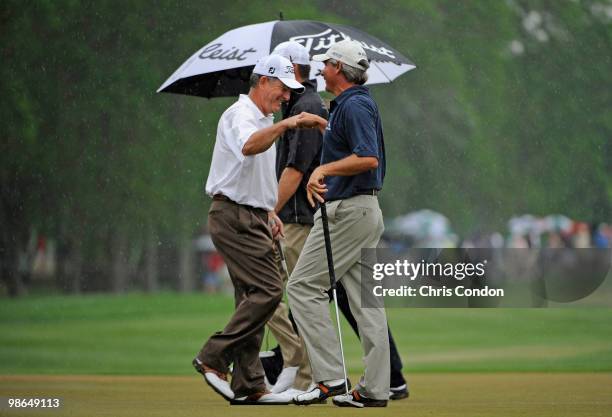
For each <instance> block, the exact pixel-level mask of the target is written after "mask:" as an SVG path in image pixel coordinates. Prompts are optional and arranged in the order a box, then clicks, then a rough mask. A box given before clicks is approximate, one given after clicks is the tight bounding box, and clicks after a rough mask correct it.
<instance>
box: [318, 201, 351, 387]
mask: <svg viewBox="0 0 612 417" xmlns="http://www.w3.org/2000/svg"><path fill="white" fill-rule="evenodd" d="M321 221H322V222H323V236H324V237H325V253H326V254H327V268H328V269H329V282H330V285H331V291H332V296H333V298H334V306H335V308H336V323H337V324H338V338H339V339H340V355H341V356H342V370H343V371H344V386H345V387H346V393H347V394H348V393H349V386H348V378H347V376H346V363H345V362H344V347H343V346H342V330H341V329H340V315H339V312H338V299H337V297H336V273H335V272H334V259H333V257H332V248H331V239H330V237H329V224H328V223H327V208H326V207H325V203H322V204H321Z"/></svg>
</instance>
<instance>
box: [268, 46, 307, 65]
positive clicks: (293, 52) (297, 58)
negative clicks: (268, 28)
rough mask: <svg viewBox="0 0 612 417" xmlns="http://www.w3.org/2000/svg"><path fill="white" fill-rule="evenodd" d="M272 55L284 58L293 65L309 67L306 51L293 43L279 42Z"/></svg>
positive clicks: (303, 47)
mask: <svg viewBox="0 0 612 417" xmlns="http://www.w3.org/2000/svg"><path fill="white" fill-rule="evenodd" d="M272 53H273V54H276V55H280V56H284V57H285V58H287V59H288V60H289V61H291V62H292V63H294V64H299V65H310V55H308V49H306V47H305V46H303V45H302V44H299V43H297V42H295V41H287V42H281V43H279V44H278V45H276V47H275V48H274V50H273V51H272Z"/></svg>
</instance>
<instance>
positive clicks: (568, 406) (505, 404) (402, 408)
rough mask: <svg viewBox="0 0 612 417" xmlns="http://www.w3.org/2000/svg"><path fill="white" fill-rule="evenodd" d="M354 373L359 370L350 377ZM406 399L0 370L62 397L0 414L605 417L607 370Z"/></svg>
mask: <svg viewBox="0 0 612 417" xmlns="http://www.w3.org/2000/svg"><path fill="white" fill-rule="evenodd" d="M352 376H353V377H357V375H352ZM412 385H413V389H412V394H411V396H410V398H409V399H407V400H402V401H392V402H390V403H389V405H388V407H387V408H377V409H365V410H356V409H354V408H338V407H334V406H333V405H332V404H331V402H329V403H328V404H326V405H312V406H308V407H298V406H295V405H286V406H250V407H248V406H246V407H245V406H230V405H228V403H227V402H226V401H225V400H223V399H222V398H221V397H220V396H219V395H217V394H215V393H214V392H213V391H212V390H211V389H210V388H209V387H208V386H207V385H205V384H204V383H203V382H202V378H200V377H198V376H197V375H193V376H178V377H177V376H165V377H161V376H148V377H131V376H119V377H118V376H35V375H21V376H10V377H2V376H0V396H9V395H11V396H16V397H19V396H22V397H23V396H31V395H33V393H36V394H37V395H39V396H43V397H59V398H61V399H62V400H63V404H64V405H63V408H61V409H59V410H44V411H40V410H37V411H29V410H27V411H25V410H11V411H6V410H5V411H4V412H3V411H2V410H0V415H1V416H7V417H8V416H11V417H13V416H14V417H23V416H43V415H49V416H55V417H64V416H71V417H73V416H76V417H92V416H93V417H95V416H112V417H136V416H138V417H140V416H146V417H157V416H159V417H168V416H176V417H203V416H204V417H209V416H210V417H215V416H224V417H234V416H236V417H244V416H249V417H259V416H261V417H281V416H287V415H291V416H313V417H323V416H332V415H333V416H340V417H342V416H347V417H348V416H357V415H359V416H361V415H364V416H377V417H378V416H389V417H398V416H410V417H515V416H516V417H519V416H521V417H522V416H529V417H532V416H533V417H535V416H537V417H562V416H573V417H576V416H580V417H600V416H601V417H607V416H609V415H610V410H611V409H612V397H611V396H610V392H612V374H609V373H597V374H591V373H573V374H565V373H552V374H551V373H548V374H543V373H522V374H516V373H488V374H476V373H472V374H458V373H454V374H442V373H436V374H417V375H415V376H414V378H413V380H412Z"/></svg>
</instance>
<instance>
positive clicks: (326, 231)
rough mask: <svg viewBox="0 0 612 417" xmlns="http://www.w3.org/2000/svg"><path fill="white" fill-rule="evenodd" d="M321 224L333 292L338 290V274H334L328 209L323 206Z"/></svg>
mask: <svg viewBox="0 0 612 417" xmlns="http://www.w3.org/2000/svg"><path fill="white" fill-rule="evenodd" d="M321 222H322V223H323V237H324V238H325V254H326V255H327V268H328V269H329V284H330V286H331V289H332V290H335V289H336V273H335V272H334V258H333V257H332V248H331V238H330V237H329V223H328V222H327V208H326V207H325V203H323V204H321Z"/></svg>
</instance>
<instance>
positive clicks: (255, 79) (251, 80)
mask: <svg viewBox="0 0 612 417" xmlns="http://www.w3.org/2000/svg"><path fill="white" fill-rule="evenodd" d="M260 78H261V75H259V74H255V73H252V74H251V78H249V87H250V88H255V87H257V84H259V79H260Z"/></svg>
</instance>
